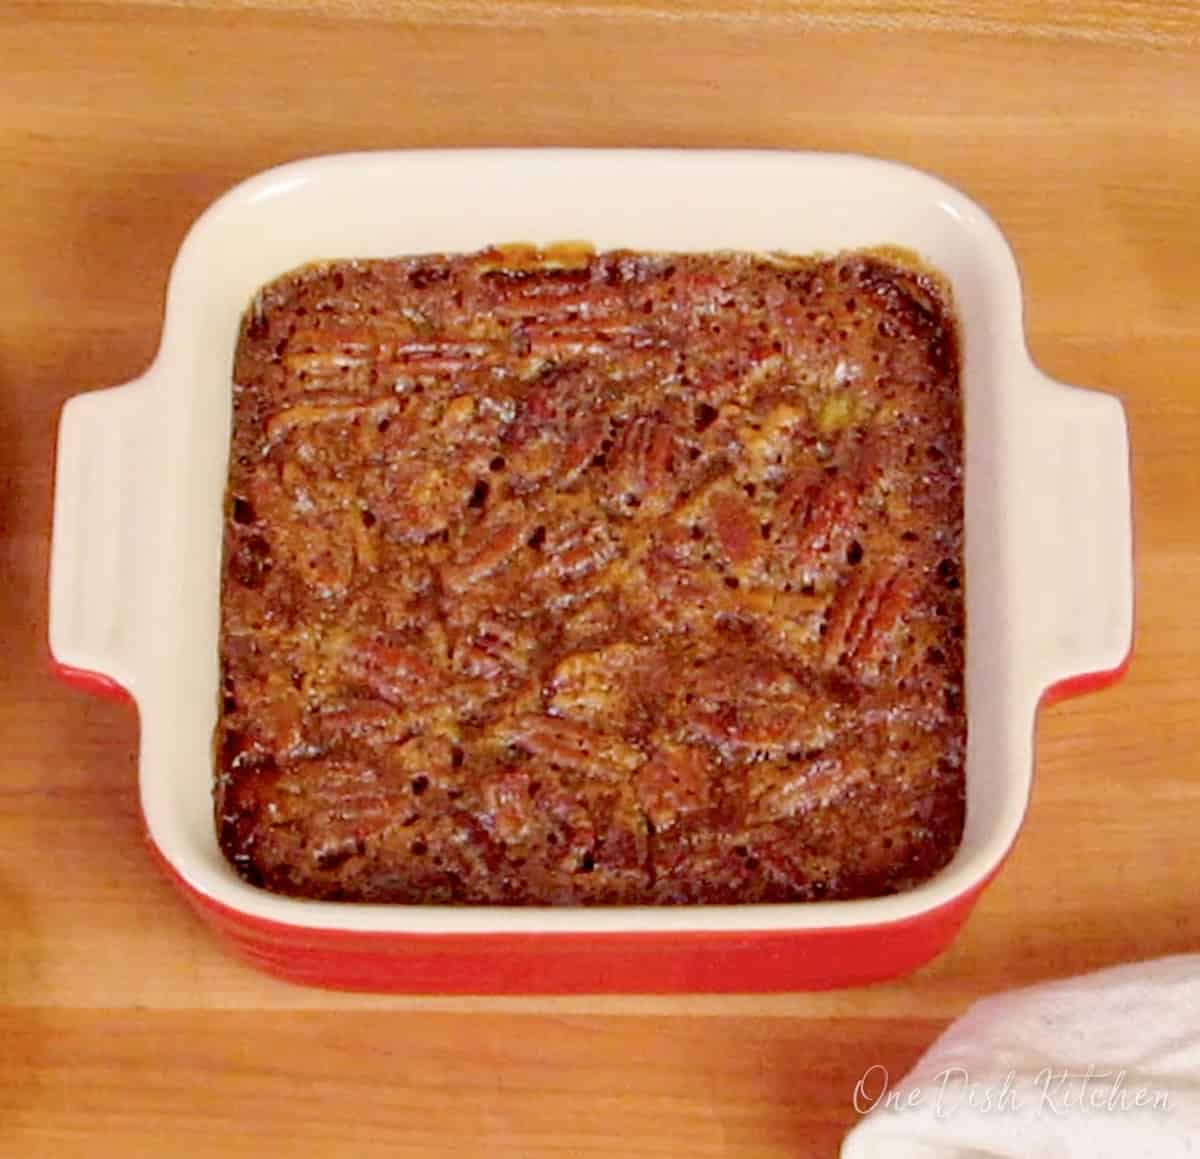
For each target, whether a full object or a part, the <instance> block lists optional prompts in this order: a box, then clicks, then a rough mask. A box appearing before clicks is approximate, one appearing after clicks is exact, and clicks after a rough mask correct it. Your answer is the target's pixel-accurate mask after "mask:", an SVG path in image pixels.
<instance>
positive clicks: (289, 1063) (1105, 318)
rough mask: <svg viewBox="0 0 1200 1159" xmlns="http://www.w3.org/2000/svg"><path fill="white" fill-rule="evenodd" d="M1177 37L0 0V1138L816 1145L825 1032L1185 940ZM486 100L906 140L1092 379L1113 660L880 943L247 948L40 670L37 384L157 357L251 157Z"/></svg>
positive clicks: (1193, 43) (1194, 488)
mask: <svg viewBox="0 0 1200 1159" xmlns="http://www.w3.org/2000/svg"><path fill="white" fill-rule="evenodd" d="M1198 44H1200V10H1198V9H1197V7H1196V5H1194V4H1189V3H1134V2H1119V0H1081V2H1079V3H1075V4H1070V5H1044V4H1040V3H1034V2H1033V0H1020V2H1018V3H1008V4H1006V3H1001V2H999V0H994V2H984V3H977V4H971V5H958V4H955V3H951V2H950V0H941V2H930V3H915V2H914V3H906V2H900V3H885V2H883V0H880V2H859V3H852V4H848V5H844V4H835V3H834V0H820V2H816V3H810V4H806V5H800V4H796V3H792V2H790V0H762V2H759V3H749V2H744V3H743V2H739V0H702V2H701V3H699V4H696V5H691V4H685V3H684V2H683V0H608V2H598V0H593V2H591V3H585V4H583V5H569V4H564V3H550V2H549V0H496V2H494V3H484V2H483V0H479V2H472V0H450V2H449V3H446V4H435V3H432V2H421V3H384V2H383V0H319V2H316V3H311V4H300V3H294V2H290V0H245V2H240V3H239V2H234V0H226V2H223V0H204V2H203V3H193V4H182V3H181V4H168V3H158V2H155V0H102V2H97V3H92V4H79V5H70V4H13V3H0V76H2V77H3V78H4V80H3V83H2V84H0V132H2V133H3V139H4V141H5V148H4V150H3V151H0V254H3V262H2V263H0V287H2V288H3V291H4V292H3V294H0V448H2V450H3V454H4V455H5V457H6V470H5V471H4V472H2V473H0V533H2V538H0V566H2V569H3V571H2V574H3V575H4V576H5V577H6V579H7V587H6V598H5V600H4V602H3V605H2V610H0V646H2V647H3V649H4V654H5V656H6V657H8V663H7V664H5V665H4V666H3V668H2V669H0V689H2V692H3V695H2V696H0V735H2V736H3V738H4V742H5V743H4V745H3V749H2V750H0V851H2V852H0V923H2V924H3V928H4V931H5V938H4V943H5V944H4V950H3V953H2V956H0V1003H2V1004H3V1005H2V1006H0V1153H4V1154H13V1155H23V1156H25V1155H50V1154H53V1155H75V1154H78V1155H84V1154H87V1155H89V1156H104V1155H109V1154H112V1155H116V1154H153V1153H160V1152H161V1153H170V1154H177V1155H186V1156H191V1155H209V1154H213V1155H216V1154H220V1155H227V1156H228V1155H241V1154H246V1155H249V1154H252V1153H253V1154H256V1155H257V1154H261V1153H263V1152H269V1151H271V1150H272V1149H275V1150H280V1149H285V1150H287V1151H288V1153H293V1152H296V1153H306V1154H321V1155H325V1154H329V1155H340V1154H350V1153H353V1154H357V1155H374V1154H379V1155H383V1154H389V1155H441V1154H447V1153H450V1152H452V1151H457V1152H459V1153H462V1154H485V1153H488V1154H493V1155H514V1156H515V1155H522V1156H526V1155H559V1154H561V1155H591V1154H597V1155H598V1154H601V1153H609V1152H610V1151H611V1149H612V1148H613V1147H614V1145H616V1146H619V1147H620V1148H621V1149H622V1150H623V1151H624V1152H627V1153H629V1154H634V1155H658V1154H661V1155H678V1154H691V1155H699V1156H717V1155H737V1156H739V1157H742V1156H776V1155H778V1156H784V1155H789V1156H794V1155H820V1156H830V1155H833V1154H835V1152H836V1147H837V1141H838V1139H839V1138H840V1136H841V1134H842V1132H843V1131H844V1130H845V1129H846V1127H847V1126H849V1125H850V1123H851V1122H852V1121H853V1119H854V1112H853V1108H852V1105H851V1101H850V1099H851V1092H852V1089H853V1084H854V1082H855V1081H856V1080H857V1078H858V1076H859V1075H860V1074H861V1073H862V1072H863V1071H864V1070H865V1069H866V1068H867V1067H868V1066H870V1065H872V1064H875V1063H880V1064H883V1065H885V1066H888V1067H889V1069H891V1070H893V1071H894V1072H895V1073H896V1074H897V1075H898V1074H899V1073H900V1072H901V1071H903V1070H904V1069H905V1068H906V1067H907V1066H909V1065H910V1064H911V1063H912V1062H913V1061H914V1060H915V1059H916V1057H917V1056H918V1055H919V1054H920V1052H921V1051H922V1050H923V1049H924V1048H925V1047H926V1046H927V1045H928V1044H929V1043H930V1042H931V1041H932V1039H933V1038H934V1037H935V1036H936V1034H937V1033H938V1032H939V1031H940V1029H941V1028H942V1027H943V1026H944V1025H945V1024H946V1022H947V1021H948V1020H949V1019H951V1018H953V1017H954V1016H955V1015H957V1014H959V1013H960V1012H961V1011H962V1010H963V1009H965V1008H966V1006H967V1005H969V1004H970V1002H971V1001H973V1000H974V999H975V998H977V997H979V996H981V995H984V994H988V993H992V992H995V991H996V990H999V989H1002V988H1004V987H1005V986H1008V985H1011V984H1016V983H1025V982H1031V981H1035V980H1038V979H1041V978H1047V977H1052V976H1058V975H1062V974H1067V973H1073V972H1077V971H1082V970H1086V969H1090V968H1094V967H1098V966H1102V965H1107V964H1110V963H1114V962H1118V961H1124V960H1129V959H1133V958H1138V957H1148V956H1154V955H1159V954H1166V953H1171V952H1175V951H1181V950H1193V949H1195V948H1196V947H1197V944H1198V942H1200V914H1198V913H1197V910H1196V908H1195V905H1194V896H1195V888H1194V857H1193V850H1194V848H1195V832H1196V828H1197V822H1198V821H1200V781H1198V780H1197V779H1196V777H1195V775H1194V774H1195V768H1196V753H1197V752H1200V714H1197V713H1196V711H1195V707H1194V706H1195V703H1196V701H1197V699H1198V696H1200V675H1198V674H1200V618H1198V617H1196V616H1195V615H1194V614H1193V611H1192V602H1193V599H1192V595H1193V592H1194V591H1195V590H1197V588H1198V587H1200V523H1198V520H1197V516H1196V512H1197V510H1200V454H1198V453H1197V448H1198V447H1200V385H1198V384H1200V378H1198V377H1197V370H1196V367H1197V366H1200V293H1198V292H1197V288H1196V282H1197V278H1198V273H1197V271H1200V69H1198V68H1197V67H1196V61H1197V55H1196V49H1197V45H1198ZM481 144H514V145H534V144H574V145H675V146H702V145H721V146H743V145H744V146H757V147H786V148H828V149H839V150H850V151H861V152H867V153H872V154H878V155H883V156H888V157H893V158H896V159H898V160H902V161H907V162H910V163H912V164H915V165H918V166H920V167H922V168H925V169H929V170H932V171H934V172H937V173H939V174H940V175H941V176H943V177H945V178H947V179H949V180H950V181H952V182H954V183H956V184H958V185H960V186H961V187H962V188H964V189H965V190H966V191H967V192H968V193H969V194H970V195H972V196H973V197H975V198H977V199H979V200H980V201H981V202H982V203H983V204H984V205H985V206H987V207H988V208H989V209H990V210H991V212H992V213H993V214H994V215H995V216H996V217H997V219H998V220H999V222H1000V224H1001V226H1002V227H1003V228H1004V230H1005V231H1006V233H1007V234H1008V236H1009V238H1010V240H1011V242H1012V244H1013V247H1014V249H1015V251H1016V253H1017V256H1018V259H1019V261H1020V263H1021V267H1022V272H1023V275H1024V278H1025V290H1026V299H1027V310H1028V327H1029V336H1030V343H1031V346H1032V349H1033V351H1034V354H1035V356H1036V357H1037V358H1038V360H1039V361H1040V363H1041V364H1042V365H1043V366H1044V367H1045V369H1046V370H1047V371H1048V372H1050V373H1051V374H1054V375H1056V376H1058V377H1060V378H1062V379H1064V380H1066V381H1071V382H1077V383H1081V384H1086V385H1092V386H1097V387H1101V388H1103V389H1106V390H1111V391H1115V392H1117V393H1118V394H1120V395H1121V396H1122V397H1123V398H1124V400H1125V402H1126V404H1127V406H1128V408H1129V414H1130V419H1131V428H1132V436H1133V447H1134V480H1135V491H1136V517H1137V549H1138V563H1137V575H1138V626H1137V633H1138V636H1137V654H1136V660H1135V663H1134V666H1133V668H1132V671H1131V673H1130V675H1129V677H1128V679H1127V680H1126V681H1125V682H1124V683H1123V684H1122V685H1120V686H1119V687H1117V688H1115V689H1113V690H1111V691H1108V692H1105V693H1102V694H1099V695H1096V696H1093V697H1091V698H1088V699H1084V700H1080V701H1076V702H1071V703H1067V704H1064V705H1061V706H1059V707H1056V708H1055V709H1053V710H1052V711H1051V712H1049V713H1047V714H1046V715H1045V716H1044V717H1043V719H1042V721H1041V723H1040V728H1039V744H1038V758H1039V769H1038V776H1037V779H1036V787H1035V791H1034V796H1033V801H1032V804H1031V810H1030V814H1029V821H1028V824H1027V826H1026V828H1025V830H1024V832H1023V835H1022V837H1021V840H1020V842H1019V844H1018V846H1017V848H1016V850H1015V852H1014V854H1013V856H1012V858H1011V860H1010V861H1009V863H1008V865H1007V867H1006V868H1005V870H1004V872H1003V874H1002V875H1001V877H1000V878H999V880H998V881H997V883H996V884H995V886H994V887H993V888H992V889H991V890H989V892H988V893H987V895H986V896H985V898H984V900H983V902H982V903H981V905H980V907H979V908H978V910H977V911H976V913H975V915H974V916H973V917H972V919H971V920H970V922H969V924H968V926H967V929H966V930H965V932H964V934H963V935H962V937H961V938H960V939H959V941H958V942H957V944H956V945H955V947H954V948H953V949H952V950H951V952H950V953H949V954H947V955H946V956H944V957H943V958H942V959H940V960H939V961H938V962H936V963H934V964H932V965H931V966H929V967H928V968H926V969H925V970H923V971H921V972H919V973H918V974H917V975H915V976H914V977H912V978H909V979H905V980H902V981H899V982H895V983H891V984H888V985H884V986H878V987H873V988H871V989H868V990H863V991H853V992H840V993H833V994H819V995H788V994H785V995H775V996H769V997H737V996H734V997H725V998H705V997H691V998H677V999H662V998H613V997H609V998H586V997H583V998H572V999H553V1000H551V999H507V1000H491V1001H483V1000H468V999H454V1000H451V999H411V998H410V999H399V998H375V997H370V996H344V995H336V994H327V993H322V992H316V991H307V990H300V989H296V988H292V987H288V986H285V985H282V984H279V983H275V982H273V981H271V980H270V979H267V978H263V977H261V976H259V975H257V974H255V973H253V972H251V971H250V970H248V969H246V968H244V967H242V966H241V965H239V964H238V963H236V962H233V961H231V960H229V959H227V958H226V957H225V956H224V955H223V954H222V952H221V951H220V950H219V949H218V948H217V947H216V946H215V945H214V944H213V943H212V941H211V940H210V939H209V937H208V935H207V934H206V933H205V932H204V931H203V930H202V929H201V928H200V927H199V925H198V924H197V923H196V922H195V920H194V919H193V918H192V917H191V916H190V914H189V913H188V911H186V910H185V908H184V907H183V906H182V905H181V904H180V903H179V901H178V900H177V899H176V898H175V897H174V896H173V894H172V893H171V892H170V890H169V888H168V887H167V886H166V884H165V883H164V882H163V881H162V880H161V879H160V877H159V876H158V875H157V872H156V871H155V869H154V868H153V866H152V864H151V862H150V860H149V858H148V857H147V856H146V854H145V852H144V850H143V848H142V845H141V836H140V831H139V821H138V815H137V801H136V789H135V785H134V777H135V768H134V760H135V758H134V751H135V744H136V721H135V719H134V718H133V715H132V714H131V713H130V712H129V711H128V710H126V709H124V708H121V707H120V706H117V705H113V704H107V703H100V702H94V701H90V700H88V699H86V698H84V697H82V696H81V695H79V694H77V693H75V692H72V691H70V690H68V689H65V688H62V687H59V686H58V685H57V684H55V683H54V682H53V681H52V680H51V679H50V678H49V676H48V674H47V670H46V664H45V646H44V639H45V627H46V625H45V596H44V589H45V569H46V558H47V544H48V534H49V512H50V488H51V453H52V443H53V434H54V427H55V421H56V414H57V411H58V409H59V407H60V406H61V404H62V402H63V400H64V399H66V398H67V397H69V396H70V395H71V394H73V393H75V392H77V391H80V390H86V389H91V388H95V387H100V386H106V385H110V384H112V383H115V382H119V381H122V380H124V379H126V378H129V377H131V376H132V375H134V374H136V373H138V372H139V371H140V370H141V369H142V368H143V367H144V366H145V364H146V363H147V362H148V361H149V359H150V358H151V357H152V355H153V351H154V348H155V345H156V342H157V338H158V329H159V321H160V312H161V308H162V300H163V291H164V287H165V281H166V275H167V271H168V269H169V266H170V262H171V258H172V256H173V254H174V252H175V249H176V248H177V246H178V244H179V242H180V240H181V238H182V236H183V233H184V232H185V230H186V228H187V226H188V224H189V223H190V222H191V221H192V220H193V219H194V218H195V216H196V215H197V214H198V213H199V212H201V210H203V208H204V207H205V206H206V205H207V203H208V202H209V201H211V200H212V199H213V198H214V197H215V196H217V195H218V194H219V193H220V192H222V191H223V190H224V189H225V188H227V187H228V186H229V185H231V184H233V183H234V182H236V181H237V180H239V179H241V178H242V177H245V176H247V175H249V174H251V173H253V172H255V171H257V170H259V169H262V168H265V167H266V166H268V165H272V164H275V163H278V162H281V161H284V160H288V159H292V158H296V157H301V156H306V155H311V154H317V153H323V152H331V151H338V150H343V149H359V148H374V147H397V146H423V145H424V146H427V145H481ZM300 1138H302V1139H303V1140H305V1145H303V1146H301V1147H300V1149H299V1152H297V1151H296V1148H295V1147H289V1144H291V1142H292V1141H293V1140H295V1139H300Z"/></svg>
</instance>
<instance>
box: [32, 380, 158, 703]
mask: <svg viewBox="0 0 1200 1159" xmlns="http://www.w3.org/2000/svg"><path fill="white" fill-rule="evenodd" d="M151 373H152V372H148V373H147V374H145V375H143V376H142V377H141V378H138V379H135V380H134V381H132V382H128V383H126V384H125V385H124V386H116V387H112V388H110V389H108V390H98V391H92V392H90V393H88V394H81V395H77V396H76V397H75V398H72V399H70V400H69V401H68V402H67V403H66V405H65V406H64V407H63V409H62V415H61V418H60V420H59V428H58V455H57V464H56V470H55V493H54V533H53V540H52V544H51V549H50V653H51V657H52V659H53V663H54V666H55V667H56V668H57V670H58V672H59V674H60V675H61V676H63V677H64V678H66V679H67V680H70V681H71V682H72V683H76V684H79V685H82V686H83V687H85V688H87V689H88V690H90V691H93V692H100V693H107V694H110V695H118V696H125V695H131V696H136V692H137V687H138V644H139V638H140V637H139V626H138V623H137V620H138V616H139V609H141V608H142V607H143V606H144V605H143V603H142V601H143V599H144V596H145V593H144V592H143V590H142V589H143V586H144V568H143V566H142V565H143V562H144V556H145V551H144V544H143V540H142V528H143V526H144V520H145V518H146V513H147V509H148V507H149V506H150V504H151V503H152V493H151V490H150V488H151V486H152V482H151V470H150V468H149V462H150V460H151V459H152V458H153V447H154V432H153V429H152V422H153V416H152V414H151V409H150V406H149V401H150V375H151Z"/></svg>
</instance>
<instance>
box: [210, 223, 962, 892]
mask: <svg viewBox="0 0 1200 1159" xmlns="http://www.w3.org/2000/svg"><path fill="white" fill-rule="evenodd" d="M962 521H963V490H962V414H961V399H960V390H959V351H958V343H957V337H956V326H955V320H954V316H953V312H952V308H951V305H950V302H949V298H948V294H947V292H946V290H945V288H944V286H943V284H942V282H941V281H940V279H938V277H937V276H936V275H935V274H933V273H931V272H929V271H927V270H925V269H924V268H922V267H921V266H920V265H919V264H918V263H916V262H915V261H914V260H911V259H908V258H905V257H904V256H903V255H900V254H898V253H891V252H885V251H881V252H870V251H857V252H849V253H844V254H840V255H835V256H829V257H788V256H783V255H770V254H748V253H707V254H672V253H639V252H629V251H614V252H608V253H594V252H592V251H590V250H588V249H586V248H584V247H557V248H555V247H551V248H547V249H544V250H539V249H535V248H533V247H524V246H508V247H503V248H496V249H489V250H485V251H482V252H479V253H474V254H458V255H424V256H417V257H404V258H396V259H392V260H372V261H337V262H331V263H323V264H319V265H314V266H310V267H306V268H303V269H301V270H298V271H295V272H293V273H291V274H288V275H286V276H285V277H282V278H280V279H278V280H277V281H275V282H273V283H272V284H271V285H269V286H267V287H265V288H264V289H262V290H261V291H260V292H259V294H258V295H257V296H256V298H255V300H254V302H253V304H252V306H251V308H250V309H249V310H248V312H247V314H246V316H245V319H244V321H243V325H242V331H241V335H240V340H239V344H238V348H237V354H236V365H235V368H234V389H233V435H232V453H231V457H230V468H229V482H228V493H227V501H226V507H225V557H224V568H223V579H222V621H221V639H220V662H221V674H222V680H223V685H222V696H223V700H222V706H221V711H220V714H219V721H218V725H217V736H216V749H217V784H216V814H217V827H218V831H219V836H220V842H221V845H222V847H223V849H224V851H225V853H226V855H227V856H228V857H229V859H230V860H231V862H232V863H233V865H234V866H235V867H236V868H237V870H238V871H239V872H240V873H241V874H242V875H243V876H244V877H246V878H247V879H248V880H250V881H253V882H255V883H258V884H259V885H261V886H263V887H265V888H267V889H271V890H275V891H280V892H284V893H289V894H296V895H301V896H306V897H313V898H327V899H345V900H357V901H384V902H409V903H472V904H513V905H523V904H613V903H649V904H659V903H662V904H669V903H741V902H785V901H802V900H810V899H818V898H850V897H862V896H872V895H880V894H884V893H890V892H895V891H897V890H901V889H905V888H909V887H911V886H912V885H913V884H915V883H917V882H919V881H921V880H922V879H924V878H926V877H928V876H929V875H930V874H932V873H933V872H935V871H936V870H937V869H939V868H940V867H941V866H943V865H944V864H945V863H946V862H947V861H948V859H949V858H950V857H951V856H952V854H953V853H954V850H955V849H956V847H957V845H958V843H959V841H960V838H961V832H962V825H963V808H964V806H963V801H964V791H963V790H964V784H963V766H964V757H965V742H966V718H965V713H964V704H963V615H964V613H963V593H962V588H961V582H962Z"/></svg>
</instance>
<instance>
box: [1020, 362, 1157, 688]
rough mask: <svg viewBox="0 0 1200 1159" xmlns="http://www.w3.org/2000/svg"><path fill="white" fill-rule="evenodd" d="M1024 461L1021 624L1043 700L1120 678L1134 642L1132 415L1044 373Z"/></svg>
mask: <svg viewBox="0 0 1200 1159" xmlns="http://www.w3.org/2000/svg"><path fill="white" fill-rule="evenodd" d="M1035 374H1036V381H1035V386H1034V389H1035V397H1036V405H1034V406H1031V407H1030V408H1029V411H1028V412H1027V413H1028V414H1029V417H1030V420H1031V421H1030V422H1029V425H1028V427H1027V429H1026V430H1024V431H1022V432H1021V438H1020V444H1021V446H1022V448H1023V453H1020V454H1018V455H1016V456H1015V457H1014V468H1015V472H1016V475H1017V478H1016V479H1015V480H1014V482H1015V483H1016V485H1017V491H1018V494H1019V495H1020V497H1021V498H1020V507H1019V509H1018V510H1019V512H1020V523H1021V530H1022V536H1021V540H1022V541H1021V543H1020V549H1019V551H1018V552H1017V559H1018V560H1019V561H1020V563H1019V566H1020V568H1021V573H1022V574H1021V582H1020V593H1021V601H1022V607H1021V622H1022V623H1023V624H1025V625H1026V626H1027V627H1028V630H1029V633H1030V635H1029V637H1028V640H1029V650H1028V653H1027V654H1028V655H1031V656H1032V657H1034V658H1035V663H1036V665H1037V670H1036V673H1035V674H1036V677H1037V681H1038V687H1039V688H1041V689H1042V690H1043V693H1042V702H1043V703H1046V702H1051V701H1055V700H1059V699H1062V698H1063V697H1065V696H1070V695H1074V694H1075V693H1079V692H1085V691H1090V690H1092V689H1095V688H1097V687H1101V686H1103V685H1106V684H1108V683H1111V682H1112V681H1114V680H1116V679H1118V678H1119V677H1120V676H1121V675H1122V674H1123V672H1124V671H1125V668H1126V667H1127V665H1128V663H1129V657H1130V652H1131V648H1132V641H1133V527H1132V524H1133V519H1132V506H1131V495H1130V467H1129V435H1128V430H1127V424H1126V420H1125V410H1124V408H1123V407H1122V405H1121V403H1120V401H1119V400H1118V399H1117V398H1115V397H1114V396H1113V395H1110V394H1104V393H1101V392H1099V391H1094V390H1085V389H1083V388H1081V387H1075V386H1067V385H1066V384H1064V383H1061V382H1056V381H1054V380H1053V379H1051V378H1048V377H1046V376H1045V375H1042V374H1041V373H1040V372H1035Z"/></svg>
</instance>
